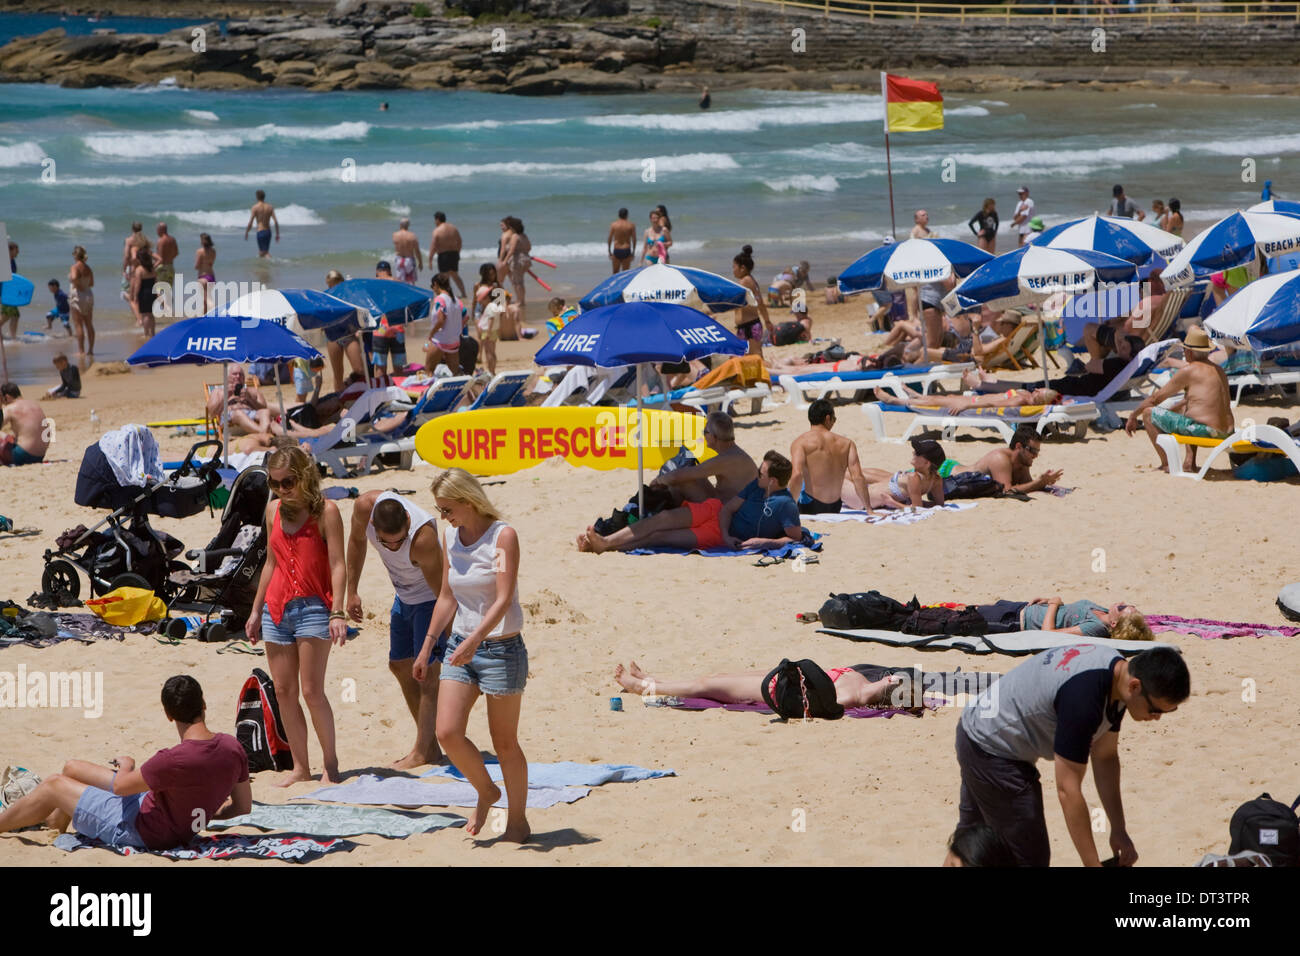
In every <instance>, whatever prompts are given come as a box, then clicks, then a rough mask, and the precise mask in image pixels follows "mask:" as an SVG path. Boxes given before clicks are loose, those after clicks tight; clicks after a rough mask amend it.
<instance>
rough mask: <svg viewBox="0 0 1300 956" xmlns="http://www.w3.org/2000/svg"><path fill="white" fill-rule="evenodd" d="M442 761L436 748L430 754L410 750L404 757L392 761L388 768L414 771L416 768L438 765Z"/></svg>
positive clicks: (440, 753) (440, 752) (439, 751)
mask: <svg viewBox="0 0 1300 956" xmlns="http://www.w3.org/2000/svg"><path fill="white" fill-rule="evenodd" d="M442 761H443V756H442V751H441V750H439V749H437V748H436V747H435V748H434V749H433V751H431V752H430V753H425V754H422V753H419V752H418V751H416V750H412V751H411V752H410V753H409V754H407V755H406V756H405V757H402V758H400V759H398V760H394V761H393V762H392V763H391V764H389V766H390V767H392V768H393V769H394V770H414V769H415V768H416V767H423V766H424V765H425V764H427V763H428V764H440V763H442Z"/></svg>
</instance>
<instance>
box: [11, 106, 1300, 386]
mask: <svg viewBox="0 0 1300 956" xmlns="http://www.w3.org/2000/svg"><path fill="white" fill-rule="evenodd" d="M385 101H386V102H388V103H389V105H390V109H389V110H387V111H385V112H381V111H380V109H379V107H380V104H381V102H385ZM945 105H946V125H945V128H944V129H943V130H942V131H938V132H932V133H910V134H894V135H893V136H892V137H891V146H892V157H893V172H894V177H893V178H894V198H895V206H896V210H897V222H898V227H899V231H900V233H905V232H906V230H907V229H908V228H910V224H911V213H912V210H913V209H915V208H916V207H918V206H925V207H926V208H928V209H929V211H930V219H931V224H932V225H934V226H937V228H938V230H939V232H940V234H941V235H947V236H959V237H968V236H970V232H969V230H968V229H967V227H966V220H967V219H968V218H969V217H970V216H971V214H972V213H974V212H975V210H976V209H977V208H978V207H979V204H980V201H981V200H982V199H983V198H984V197H985V196H992V197H994V198H995V199H996V200H997V203H998V209H999V212H1000V213H1001V215H1002V216H1003V218H1004V220H1009V219H1010V216H1011V211H1012V209H1013V208H1014V205H1015V198H1016V196H1015V190H1016V187H1017V186H1019V185H1020V184H1021V183H1025V184H1027V185H1028V186H1029V187H1030V188H1031V190H1032V193H1033V197H1034V199H1035V200H1036V202H1037V204H1038V212H1039V213H1040V214H1041V215H1042V216H1043V217H1044V218H1045V219H1046V221H1047V222H1048V224H1049V225H1050V224H1051V223H1053V222H1056V221H1060V220H1061V219H1064V218H1068V217H1073V216H1078V215H1086V214H1088V213H1091V212H1093V211H1096V210H1103V211H1104V209H1105V208H1106V205H1107V203H1108V202H1109V198H1110V187H1111V185H1112V184H1113V183H1116V182H1122V183H1124V184H1125V186H1126V187H1127V188H1128V192H1129V195H1130V196H1132V197H1133V198H1134V199H1135V200H1137V201H1138V202H1140V203H1141V204H1142V205H1143V206H1144V208H1149V206H1150V201H1151V199H1152V198H1154V197H1162V198H1166V199H1167V198H1169V197H1171V196H1178V197H1179V198H1180V199H1182V201H1183V209H1184V213H1185V215H1186V216H1187V219H1188V222H1189V224H1194V223H1197V222H1201V223H1205V222H1208V221H1210V220H1212V219H1214V218H1217V217H1218V216H1220V215H1223V214H1226V213H1227V212H1229V211H1231V210H1233V209H1236V208H1239V207H1245V206H1247V205H1250V204H1251V203H1253V202H1256V201H1258V199H1259V190H1260V187H1261V185H1262V182H1263V180H1265V179H1271V180H1272V181H1273V183H1274V188H1275V190H1276V192H1277V193H1278V194H1280V195H1281V196H1284V197H1286V196H1292V197H1294V196H1300V189H1297V186H1296V180H1297V174H1296V172H1295V162H1296V159H1297V157H1298V156H1300V132H1297V130H1300V103H1298V102H1297V101H1296V100H1295V99H1293V98H1287V97H1266V96H1230V95H1228V96H1195V97H1193V96H1185V95H1162V94H1157V93H1152V92H1150V91H1134V92H1124V93H1105V94H1103V93H1091V92H1061V91H1055V92H1032V93H1005V94H998V95H997V96H981V95H955V94H950V95H948V96H947V97H946V100H945ZM1243 162H1245V163H1246V168H1243ZM885 172H886V163H885V151H884V143H883V136H882V132H881V102H880V98H879V97H878V96H876V95H871V94H848V93H796V92H771V91H741V92H725V91H723V92H715V94H714V97H713V107H712V109H710V110H708V111H701V110H700V109H699V108H698V106H697V104H696V101H695V98H694V97H693V96H685V95H668V94H641V95H621V96H614V95H609V96H564V97H557V98H523V97H514V96H504V95H492V94H483V93H470V92H399V91H384V92H364V93H363V92H355V93H327V94H320V93H307V92H302V91H292V90H267V91H261V92H255V93H213V92H200V91H192V90H184V89H179V88H176V87H175V86H172V85H169V84H163V85H160V86H151V87H148V88H141V89H99V90H67V89H60V88H57V87H48V86H36V85H7V86H0V221H3V222H5V224H6V226H7V229H8V233H9V235H10V237H11V238H13V239H15V240H17V241H18V242H19V243H20V245H21V254H20V255H19V257H18V266H19V271H20V272H21V273H23V274H24V275H26V276H27V277H28V278H30V279H31V280H33V281H34V282H35V283H36V285H37V298H36V300H35V301H34V302H33V304H32V305H31V306H29V307H27V308H25V309H24V310H23V324H22V326H21V328H22V329H26V330H31V329H36V328H43V327H44V321H43V318H42V317H43V315H44V313H45V311H46V310H47V309H49V308H50V303H49V302H47V301H46V299H47V298H48V294H47V293H46V290H45V282H46V280H47V279H49V278H52V277H58V278H60V280H63V279H64V278H65V277H66V275H67V270H68V265H69V264H70V262H71V250H72V247H73V246H74V245H76V244H81V245H84V246H85V247H86V248H87V249H88V250H89V253H90V263H91V265H92V266H93V267H94V268H95V269H96V291H97V293H98V296H97V302H98V306H97V325H98V327H99V328H100V329H101V336H102V338H101V342H102V344H101V345H100V346H99V347H98V348H97V350H96V352H97V357H99V358H101V359H112V358H120V357H123V356H124V355H125V354H127V353H128V352H129V351H131V350H132V349H134V348H135V346H136V345H137V344H138V343H139V338H138V336H137V335H136V334H135V332H134V330H133V329H131V328H129V325H130V321H131V320H130V318H129V313H128V311H127V309H126V306H125V304H124V303H122V302H121V301H120V300H119V299H117V297H116V291H117V288H118V284H119V280H120V258H121V248H122V239H123V237H124V236H125V235H126V233H127V231H128V229H129V224H130V222H131V221H132V220H136V219H138V220H141V221H144V222H145V223H146V229H147V232H148V233H149V234H150V235H152V232H153V224H154V223H155V222H156V221H157V220H159V219H165V220H166V221H167V222H168V223H169V224H170V225H171V230H172V232H173V234H174V235H175V236H176V237H177V238H178V239H179V240H180V244H181V249H182V256H181V258H180V259H179V260H178V262H179V263H180V265H181V266H182V271H184V272H186V273H189V272H192V268H190V267H191V265H192V263H193V255H194V250H195V248H196V247H197V245H198V234H199V233H200V232H202V231H206V232H209V233H211V234H212V236H213V238H214V240H215V242H216V246H217V250H218V258H217V268H216V272H217V278H218V279H219V280H239V281H260V282H265V283H267V284H268V285H272V286H280V287H289V286H310V287H315V288H320V287H321V286H322V284H323V279H324V275H325V273H326V271H327V270H329V269H331V268H337V269H341V270H342V271H344V272H345V273H348V274H351V275H370V274H372V273H373V269H374V264H375V262H376V261H377V260H378V259H379V258H381V257H384V256H385V255H387V254H389V253H390V252H391V245H390V237H391V234H392V232H393V230H394V229H395V228H396V223H397V220H398V218H400V217H402V216H409V217H410V218H411V220H412V223H413V228H414V229H415V230H416V232H417V233H418V234H419V235H420V236H421V239H422V241H423V242H424V243H427V241H428V235H429V232H430V230H431V229H432V226H433V221H432V220H433V212H434V210H435V209H442V210H445V211H446V213H447V214H448V216H449V218H450V220H451V221H452V222H454V223H455V224H457V225H458V226H459V228H460V230H461V232H462V235H463V236H464V240H465V247H466V253H465V255H464V257H463V265H462V276H469V275H470V274H471V273H473V272H474V271H475V270H476V267H477V265H478V264H480V263H482V262H487V261H489V260H490V259H492V258H493V256H494V254H495V248H496V241H497V237H498V235H499V233H500V230H499V225H498V222H499V220H500V218H501V217H502V216H506V215H515V216H518V217H520V218H521V219H523V221H524V223H525V225H526V228H527V232H528V234H529V236H530V237H531V238H532V241H533V244H534V250H535V252H536V254H537V255H539V256H540V257H542V258H545V259H548V260H550V261H552V262H554V263H555V264H556V265H557V266H558V268H557V269H555V270H551V269H546V268H543V267H536V271H537V272H538V273H539V274H540V275H542V278H544V279H545V280H546V281H548V282H549V283H551V284H553V285H554V286H555V289H556V292H557V293H558V294H560V295H564V296H566V297H568V298H570V299H576V298H577V297H578V296H580V295H581V294H582V293H584V292H586V291H587V290H588V289H589V288H591V286H592V285H594V284H595V283H596V282H597V281H599V279H600V278H601V277H602V276H604V275H605V274H607V273H608V270H609V266H608V260H607V259H606V257H605V236H606V232H607V229H608V225H609V222H610V220H611V219H613V217H614V215H615V212H616V211H617V209H618V208H619V207H620V206H627V207H629V208H630V209H631V211H632V218H633V220H634V221H635V222H636V223H637V224H638V226H639V227H640V228H641V229H644V227H645V226H646V225H647V218H646V212H647V210H649V209H650V208H651V207H652V206H654V205H655V204H657V203H663V204H664V205H666V206H667V207H668V210H669V214H670V216H671V218H672V224H673V237H674V241H675V245H674V248H673V261H674V262H677V263H682V264H691V265H697V266H700V267H703V268H706V269H711V270H714V271H718V272H723V273H727V272H729V269H730V262H731V257H732V256H733V255H734V254H735V253H736V252H737V251H738V250H739V248H740V246H741V244H742V243H749V244H751V245H753V247H754V256H755V259H756V261H757V263H758V270H757V274H758V278H759V280H760V281H766V280H767V279H768V278H770V277H771V276H772V275H774V274H775V273H776V272H778V271H779V270H780V268H781V267H782V266H783V265H785V264H788V263H790V262H792V261H795V260H798V259H807V260H809V261H810V262H811V263H812V267H813V275H814V277H815V278H816V279H817V280H818V282H819V283H820V282H822V281H824V280H825V278H826V277H827V276H830V275H833V274H835V273H836V272H837V271H838V270H840V269H841V268H843V267H844V266H845V265H847V264H848V263H849V262H851V261H852V260H853V259H855V258H856V257H857V256H859V255H861V254H862V253H863V252H865V251H866V250H867V249H869V248H871V247H873V246H874V245H875V244H876V243H877V242H878V240H879V239H880V238H881V236H883V235H884V234H886V233H887V232H888V231H889V229H890V217H889V195H888V191H887V180H886V175H885ZM945 174H946V175H945ZM1252 176H1253V179H1254V180H1255V181H1248V180H1250V179H1251V178H1252ZM257 188H263V189H265V190H266V191H267V194H268V199H269V200H270V201H271V202H272V203H273V204H274V205H275V206H276V207H277V209H278V210H279V218H280V224H281V228H282V233H283V239H282V241H281V242H280V243H278V244H277V245H275V246H273V249H272V252H273V258H272V260H270V262H269V263H266V262H258V260H257V259H256V248H255V245H254V243H253V241H252V239H250V240H248V241H247V242H246V241H244V239H243V230H244V225H245V223H246V222H247V220H248V211H247V210H248V207H249V205H250V204H251V203H252V202H253V191H254V190H255V189H257ZM1190 234H1191V233H1190V232H1189V235H1190ZM1013 241H1014V240H1012V239H1011V237H1010V234H1009V233H1007V232H1006V231H1005V227H1004V232H1003V233H1002V236H1001V239H1000V243H1001V245H1000V248H1001V249H1006V248H1010V245H1009V244H1008V243H1009V242H1013ZM548 297H549V296H548V295H547V293H545V292H544V291H543V290H541V288H540V287H537V286H534V287H533V289H532V290H530V296H529V308H530V313H532V312H533V310H534V309H537V310H540V309H541V307H542V306H543V305H544V303H545V301H546V299H547V298H548ZM538 318H540V316H538V315H534V320H537V319H538ZM55 347H56V346H55V345H54V344H51V343H31V342H28V343H18V344H16V345H14V346H12V347H11V348H10V350H9V356H10V363H11V369H15V370H16V371H17V374H16V377H17V378H18V379H19V380H20V381H22V380H30V379H31V378H32V376H33V374H35V375H37V376H39V377H40V378H41V379H44V378H47V377H48V366H49V357H48V353H50V352H52V351H53V350H54V348H55Z"/></svg>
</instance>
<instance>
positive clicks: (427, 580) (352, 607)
mask: <svg viewBox="0 0 1300 956" xmlns="http://www.w3.org/2000/svg"><path fill="white" fill-rule="evenodd" d="M366 542H369V543H370V544H371V545H373V546H374V548H375V551H377V552H378V554H379V558H380V560H381V561H382V562H383V564H384V569H385V570H386V571H387V572H388V579H389V580H390V581H391V582H392V584H393V589H394V590H395V591H396V594H395V595H394V597H393V607H392V611H391V612H390V615H389V624H388V669H389V670H390V671H392V672H393V676H394V677H396V678H397V683H398V684H399V685H401V688H402V696H403V697H405V698H406V706H407V707H408V708H409V709H410V711H411V717H412V718H413V719H414V720H415V745H414V746H413V747H412V748H411V752H410V753H408V754H407V755H406V756H405V757H402V758H401V759H400V760H398V761H396V762H395V763H394V764H393V767H394V768H395V769H398V770H410V769H412V768H413V767H418V766H421V765H423V764H427V763H440V762H441V761H442V750H441V749H440V748H439V747H438V737H437V731H436V726H435V718H436V717H437V714H438V680H439V678H440V677H441V670H442V658H443V653H444V651H445V650H446V647H447V635H446V634H443V635H441V636H440V638H439V640H438V643H437V645H436V646H435V647H434V650H433V656H432V658H431V659H430V661H429V669H428V673H427V674H425V677H424V680H422V681H417V680H416V679H415V677H414V676H412V672H411V664H412V663H413V662H414V660H415V657H416V655H417V654H418V653H419V652H420V648H421V646H422V645H423V644H424V637H425V635H426V634H427V633H428V630H429V622H430V621H431V620H432V618H433V608H434V602H435V601H436V599H437V596H438V591H439V590H440V589H441V587H442V548H441V547H440V546H439V544H438V523H437V521H435V520H434V518H433V516H432V515H430V514H429V513H428V512H426V511H424V510H423V509H422V508H420V507H419V506H417V505H416V504H415V503H414V502H412V501H410V500H409V499H407V498H404V497H402V496H401V495H399V494H397V493H396V492H393V491H382V492H381V491H367V492H366V493H365V494H364V495H362V496H361V497H360V498H358V499H357V503H356V505H355V507H353V509H352V530H351V533H350V534H349V535H348V549H347V567H348V571H347V592H348V597H347V611H348V615H349V616H350V617H351V618H352V620H354V621H356V622H358V623H360V622H361V620H362V610H361V595H360V594H359V593H358V590H357V589H358V586H359V585H360V583H361V569H362V568H363V567H364V566H365V563H366Z"/></svg>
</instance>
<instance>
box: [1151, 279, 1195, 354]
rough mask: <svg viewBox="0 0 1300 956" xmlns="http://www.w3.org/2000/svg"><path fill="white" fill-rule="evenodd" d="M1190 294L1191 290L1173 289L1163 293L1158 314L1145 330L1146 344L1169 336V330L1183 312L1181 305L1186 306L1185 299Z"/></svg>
mask: <svg viewBox="0 0 1300 956" xmlns="http://www.w3.org/2000/svg"><path fill="white" fill-rule="evenodd" d="M1191 294H1192V290H1191V289H1173V290H1171V291H1169V292H1166V293H1165V297H1164V299H1163V300H1161V302H1160V312H1159V314H1158V315H1156V316H1155V317H1154V318H1153V319H1152V320H1151V324H1150V325H1149V326H1148V327H1147V328H1146V329H1145V332H1146V340H1147V341H1148V342H1159V341H1160V340H1161V339H1163V338H1164V337H1165V336H1166V335H1168V334H1169V330H1170V329H1171V328H1173V325H1174V320H1175V319H1177V318H1178V316H1179V313H1181V312H1182V311H1183V305H1184V304H1186V302H1187V297H1188V296H1189V295H1191Z"/></svg>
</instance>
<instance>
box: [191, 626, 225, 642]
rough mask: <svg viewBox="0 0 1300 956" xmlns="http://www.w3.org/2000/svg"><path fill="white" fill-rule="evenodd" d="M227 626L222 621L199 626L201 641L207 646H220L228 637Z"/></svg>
mask: <svg viewBox="0 0 1300 956" xmlns="http://www.w3.org/2000/svg"><path fill="white" fill-rule="evenodd" d="M227 636H228V635H227V633H226V625H224V624H222V623H221V622H220V621H209V622H208V623H206V624H202V625H200V626H199V634H198V637H199V640H200V641H203V642H204V643H205V644H218V643H220V642H221V641H224V640H225V639H226V637H227Z"/></svg>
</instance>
